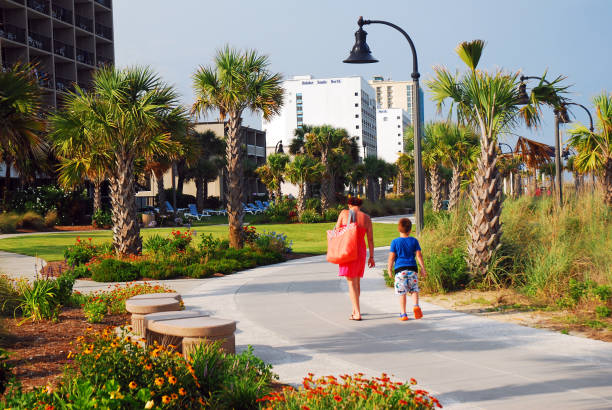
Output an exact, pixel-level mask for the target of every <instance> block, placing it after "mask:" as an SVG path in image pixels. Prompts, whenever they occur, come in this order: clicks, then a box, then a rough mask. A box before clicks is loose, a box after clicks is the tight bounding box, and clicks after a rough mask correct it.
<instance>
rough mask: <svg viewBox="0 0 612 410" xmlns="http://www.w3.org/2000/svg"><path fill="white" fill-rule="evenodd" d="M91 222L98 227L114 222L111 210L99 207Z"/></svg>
mask: <svg viewBox="0 0 612 410" xmlns="http://www.w3.org/2000/svg"><path fill="white" fill-rule="evenodd" d="M91 224H92V225H93V226H95V227H98V228H106V227H109V226H111V225H112V224H113V218H112V215H111V213H110V211H105V210H103V209H98V210H97V211H96V212H94V214H93V215H92V216H91Z"/></svg>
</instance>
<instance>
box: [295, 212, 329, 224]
mask: <svg viewBox="0 0 612 410" xmlns="http://www.w3.org/2000/svg"><path fill="white" fill-rule="evenodd" d="M322 221H323V217H322V216H321V215H319V214H318V213H317V212H315V211H313V210H312V209H307V210H305V211H304V212H302V215H300V222H302V223H305V224H310V223H317V222H322Z"/></svg>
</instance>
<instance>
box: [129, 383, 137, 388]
mask: <svg viewBox="0 0 612 410" xmlns="http://www.w3.org/2000/svg"><path fill="white" fill-rule="evenodd" d="M128 386H130V389H135V388H136V387H138V385H137V384H136V382H130V384H129V385H128Z"/></svg>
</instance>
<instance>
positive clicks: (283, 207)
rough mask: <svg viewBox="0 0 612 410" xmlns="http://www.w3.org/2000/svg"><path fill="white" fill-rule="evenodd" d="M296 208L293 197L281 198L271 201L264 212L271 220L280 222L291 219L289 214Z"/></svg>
mask: <svg viewBox="0 0 612 410" xmlns="http://www.w3.org/2000/svg"><path fill="white" fill-rule="evenodd" d="M296 210H297V206H296V201H295V200H293V199H288V198H283V199H282V200H279V201H276V202H274V203H271V204H270V206H269V207H268V209H267V210H266V212H265V214H266V215H267V216H268V217H269V218H270V221H271V222H275V223H282V222H289V221H290V220H291V216H290V214H291V213H292V212H293V215H295V212H296Z"/></svg>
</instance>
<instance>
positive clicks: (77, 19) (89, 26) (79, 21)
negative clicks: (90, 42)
mask: <svg viewBox="0 0 612 410" xmlns="http://www.w3.org/2000/svg"><path fill="white" fill-rule="evenodd" d="M74 25H75V26H76V27H78V28H80V29H82V30H85V31H89V32H90V33H93V20H92V19H90V18H87V17H83V16H79V15H78V14H75V16H74Z"/></svg>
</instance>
